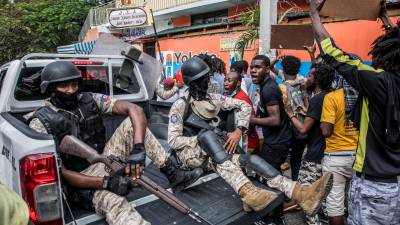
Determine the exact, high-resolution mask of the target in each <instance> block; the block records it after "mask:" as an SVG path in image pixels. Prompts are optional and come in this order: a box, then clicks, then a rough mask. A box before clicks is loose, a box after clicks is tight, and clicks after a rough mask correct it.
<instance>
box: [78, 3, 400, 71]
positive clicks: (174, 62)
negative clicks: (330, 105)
mask: <svg viewBox="0 0 400 225" xmlns="http://www.w3.org/2000/svg"><path fill="white" fill-rule="evenodd" d="M256 2H257V1H253V0H146V1H144V0H136V1H135V0H117V1H113V2H110V3H108V4H107V5H104V6H101V7H98V8H95V9H93V10H91V12H90V13H89V15H88V18H89V19H90V20H91V21H89V22H90V23H89V22H88V23H89V25H90V26H88V24H86V23H85V24H86V27H85V26H84V27H83V28H82V32H81V35H80V39H81V40H82V41H90V40H94V39H96V38H98V36H99V35H101V33H107V32H111V33H114V34H115V35H116V36H118V37H120V38H122V39H123V40H125V41H127V42H130V43H132V44H135V46H140V48H141V49H142V50H143V51H144V52H146V53H148V54H150V55H152V56H154V57H157V58H159V53H158V49H157V44H156V37H155V34H154V29H153V27H151V26H149V27H137V28H129V29H112V28H111V27H110V25H109V24H108V22H107V18H106V17H107V13H106V9H107V8H123V7H134V6H146V7H148V8H150V9H152V11H153V15H154V22H155V25H156V30H157V38H158V41H159V46H160V51H161V55H162V58H163V62H164V65H165V67H166V72H167V75H168V76H171V75H173V74H175V73H176V71H177V70H179V68H180V66H181V65H182V63H184V62H185V61H186V60H187V59H189V58H190V57H193V56H194V55H197V54H200V53H206V54H210V55H215V56H218V57H219V58H221V59H222V60H224V62H225V63H226V64H227V67H229V66H230V64H231V63H232V62H233V61H235V60H237V59H238V58H239V57H240V54H238V52H237V51H235V50H234V47H235V43H236V40H237V39H238V37H239V36H240V35H242V34H243V32H244V31H245V30H247V29H249V28H248V27H245V26H243V25H242V23H241V22H240V17H239V15H240V13H242V12H244V11H246V10H247V9H248V7H252V6H254V5H255V4H256ZM286 2H290V4H288V3H286ZM388 4H389V5H388V11H389V15H390V16H391V18H392V19H393V21H394V22H396V21H397V20H398V18H399V15H400V6H399V5H400V1H398V0H389V1H388ZM307 8H308V6H307V4H306V2H305V1H304V0H292V1H279V2H278V14H279V15H285V18H284V19H283V20H282V21H281V23H280V24H309V23H310V21H309V19H308V16H307ZM289 9H290V10H289ZM288 10H289V11H288ZM286 12H288V13H286ZM325 22H326V27H327V29H328V31H329V32H330V33H331V34H332V36H333V37H334V38H335V41H336V44H337V45H338V46H340V47H341V48H343V49H344V50H346V51H347V52H350V53H354V54H357V55H359V56H360V57H361V58H362V59H363V60H364V61H370V60H371V58H370V56H368V51H369V49H370V45H371V43H372V42H373V41H374V40H375V39H376V37H378V36H379V35H380V34H382V32H383V31H382V29H381V27H382V24H381V23H380V21H364V20H359V21H347V20H344V19H341V18H328V19H326V21H325ZM257 52H258V40H255V41H254V42H253V43H249V44H248V46H247V47H246V48H245V51H244V54H243V58H244V59H245V60H247V61H250V60H251V58H252V57H253V56H254V55H256V54H257ZM278 53H279V54H291V55H295V56H297V57H299V58H300V59H301V60H302V62H303V65H302V69H301V74H303V75H306V74H307V73H308V69H309V66H310V58H309V56H308V54H307V53H306V52H305V51H301V50H284V49H283V50H278Z"/></svg>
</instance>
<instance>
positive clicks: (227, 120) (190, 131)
mask: <svg viewBox="0 0 400 225" xmlns="http://www.w3.org/2000/svg"><path fill="white" fill-rule="evenodd" d="M181 99H183V100H184V101H185V103H186V105H185V111H184V114H183V126H184V128H183V135H184V136H187V137H191V136H195V135H197V134H198V133H199V132H200V130H201V129H200V128H198V127H194V126H192V124H190V123H188V118H189V117H190V115H191V114H192V113H194V112H193V110H192V107H191V106H190V104H189V100H190V97H189V100H187V99H186V98H185V97H182V98H181ZM234 117H235V115H234V112H233V111H223V110H221V111H220V112H219V113H218V118H219V119H220V121H219V124H218V126H217V128H218V129H219V130H223V131H226V132H232V131H234V130H235V118H234ZM203 121H204V122H206V123H207V124H209V123H211V122H212V120H205V119H203Z"/></svg>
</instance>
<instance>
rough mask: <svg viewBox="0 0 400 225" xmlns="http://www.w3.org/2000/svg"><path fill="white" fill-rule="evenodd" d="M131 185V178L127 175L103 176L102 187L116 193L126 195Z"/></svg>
mask: <svg viewBox="0 0 400 225" xmlns="http://www.w3.org/2000/svg"><path fill="white" fill-rule="evenodd" d="M132 187H133V185H132V180H131V179H130V178H128V177H124V176H121V175H118V174H114V175H112V176H105V177H104V178H103V189H105V190H108V191H111V192H113V193H115V194H117V195H121V196H126V195H128V194H129V191H130V190H131V189H132Z"/></svg>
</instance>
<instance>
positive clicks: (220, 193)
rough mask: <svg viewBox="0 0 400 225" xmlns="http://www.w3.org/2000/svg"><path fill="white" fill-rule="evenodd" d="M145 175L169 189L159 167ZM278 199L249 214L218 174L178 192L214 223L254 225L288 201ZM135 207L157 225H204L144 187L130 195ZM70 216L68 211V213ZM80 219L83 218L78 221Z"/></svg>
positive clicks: (99, 221)
mask: <svg viewBox="0 0 400 225" xmlns="http://www.w3.org/2000/svg"><path fill="white" fill-rule="evenodd" d="M145 174H146V175H147V176H148V177H150V178H151V179H153V181H155V182H156V183H158V184H159V185H161V186H163V187H164V188H169V187H168V186H169V183H168V181H167V179H166V177H165V176H164V175H163V174H162V173H161V172H160V171H159V170H158V168H157V167H156V166H155V165H153V164H150V166H148V167H147V168H146V170H145ZM253 182H254V183H255V184H256V185H257V186H260V187H263V188H266V189H268V188H267V187H266V186H265V185H263V184H261V183H259V182H257V181H254V180H253ZM277 193H278V198H277V199H276V200H275V201H274V202H273V203H272V204H270V205H269V206H268V207H266V208H265V209H264V210H262V211H260V212H251V213H246V212H244V211H243V209H242V201H241V200H240V197H239V196H238V195H237V194H236V193H235V192H234V191H233V189H232V188H231V187H230V186H229V185H228V184H227V183H226V182H225V181H224V180H223V179H222V178H220V177H218V176H217V175H216V174H209V175H206V176H204V177H202V178H201V179H200V180H199V181H198V182H196V183H195V184H194V185H192V186H191V187H189V188H187V189H186V190H184V191H182V192H180V193H177V194H176V196H177V197H178V198H179V199H180V200H182V201H183V202H185V203H186V204H187V205H188V206H189V207H191V208H192V210H193V211H195V212H197V213H199V215H201V216H202V217H203V218H205V219H206V220H207V221H209V222H210V223H211V224H221V225H225V224H243V225H244V224H252V223H253V222H255V221H257V220H259V219H261V218H262V217H263V216H265V215H266V214H268V213H269V212H271V211H272V210H273V209H274V208H276V207H277V206H278V205H280V204H282V203H283V201H284V195H283V194H282V193H280V192H277ZM127 198H128V200H129V201H130V202H131V204H134V205H136V209H137V210H138V211H139V212H140V214H141V215H142V216H143V217H144V218H145V219H146V220H147V221H149V222H151V223H152V224H153V225H197V224H200V223H199V222H197V221H196V220H194V219H192V218H191V217H189V216H185V215H183V214H181V213H180V212H178V211H177V210H175V209H174V208H172V207H170V206H169V205H168V204H166V203H164V202H163V201H161V200H160V199H158V198H157V197H155V196H154V195H152V194H150V193H149V192H147V191H146V190H144V189H142V188H139V187H137V188H134V189H133V191H132V192H131V193H130V194H129V195H128V197H127ZM65 212H66V213H67V210H65ZM73 214H74V217H75V219H76V222H77V224H91V225H105V224H107V222H106V221H105V219H104V217H101V216H99V215H97V214H95V213H94V212H91V211H87V210H83V209H79V208H74V209H73ZM65 218H66V222H67V223H69V224H71V225H73V224H74V223H73V221H72V219H71V217H70V216H69V215H65ZM78 218H79V219H78Z"/></svg>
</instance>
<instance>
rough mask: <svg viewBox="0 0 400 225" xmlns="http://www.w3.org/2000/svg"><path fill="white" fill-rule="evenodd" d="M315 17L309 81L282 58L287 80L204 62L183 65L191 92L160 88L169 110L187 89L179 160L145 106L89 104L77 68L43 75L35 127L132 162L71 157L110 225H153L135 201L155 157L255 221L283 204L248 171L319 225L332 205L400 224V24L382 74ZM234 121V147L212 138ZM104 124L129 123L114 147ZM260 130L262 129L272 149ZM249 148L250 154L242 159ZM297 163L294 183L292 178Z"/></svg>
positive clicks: (356, 221) (333, 218)
mask: <svg viewBox="0 0 400 225" xmlns="http://www.w3.org/2000/svg"><path fill="white" fill-rule="evenodd" d="M310 6H311V7H310V8H311V12H310V17H311V21H312V25H313V28H314V32H315V39H316V41H317V44H318V46H319V49H320V51H321V57H320V58H319V62H315V63H314V64H313V65H312V67H311V70H310V73H309V76H308V78H307V79H306V80H304V79H300V77H299V76H298V73H299V69H300V65H301V64H300V60H299V59H297V58H296V57H294V56H282V57H279V58H278V60H280V61H281V63H282V66H283V70H282V71H278V70H277V69H276V68H275V63H276V62H277V61H276V60H273V61H272V62H271V61H270V59H269V58H268V57H267V56H264V55H257V56H255V57H254V58H253V59H252V61H251V63H250V75H247V67H248V64H247V63H246V62H245V61H240V62H238V63H236V64H233V65H232V67H231V70H230V72H229V73H227V74H226V72H225V71H224V67H225V66H224V64H223V62H222V61H221V60H219V59H213V58H211V57H209V56H207V55H200V56H197V57H193V58H191V59H189V60H188V61H187V62H185V63H184V64H183V66H182V69H181V73H182V81H183V83H184V85H183V84H182V83H181V84H178V86H176V87H174V86H173V85H174V84H173V82H172V81H167V82H164V85H166V86H170V88H171V89H170V91H169V90H166V91H164V90H161V87H160V86H159V87H158V88H157V90H156V92H157V94H158V95H160V96H162V98H167V97H168V96H172V95H173V94H174V93H175V92H177V91H178V90H179V89H180V88H183V87H184V86H185V87H184V88H185V91H183V92H182V93H181V96H180V97H179V98H178V99H177V100H176V101H175V102H174V104H173V105H172V108H171V110H170V113H169V124H168V144H169V145H170V147H171V148H172V149H174V151H175V153H176V154H170V153H167V152H165V151H164V150H163V149H162V146H161V145H160V144H159V142H158V140H157V139H156V138H155V137H154V135H153V134H152V133H151V131H150V130H149V129H147V128H146V118H145V115H144V113H143V111H142V110H141V109H140V107H138V106H137V105H135V104H132V103H129V102H126V101H116V100H114V99H111V98H110V97H109V96H106V95H101V94H95V93H88V92H81V91H80V89H79V86H80V80H81V75H80V73H79V70H78V69H77V68H76V67H75V66H74V65H73V64H71V63H68V62H66V61H58V62H53V63H50V64H48V65H47V66H46V67H45V68H44V69H43V71H42V73H41V82H42V83H41V90H42V92H43V93H47V94H48V95H49V96H50V98H49V99H47V100H46V101H45V107H42V108H40V109H38V110H37V111H35V113H34V114H33V116H32V118H30V124H29V126H30V127H31V128H32V129H34V130H36V131H38V132H42V133H50V134H52V135H54V137H55V138H56V139H58V141H60V140H61V139H62V138H63V136H65V135H68V134H69V135H74V136H76V137H78V138H79V139H81V140H82V141H85V142H86V143H87V144H89V145H90V146H91V147H93V148H94V149H96V150H97V151H98V152H99V153H103V154H106V155H110V154H113V155H116V156H118V157H120V158H121V159H124V160H126V161H127V162H128V164H127V166H126V168H124V169H123V170H124V171H122V172H121V173H116V174H113V175H110V174H109V172H108V170H107V168H106V167H105V166H104V164H101V163H97V164H94V165H89V164H88V163H87V162H86V161H85V160H78V159H75V158H72V157H70V156H68V155H61V160H62V163H61V172H62V177H63V179H64V180H65V181H66V183H67V186H68V187H74V188H81V189H92V190H95V192H93V193H92V196H91V199H90V201H91V202H92V203H93V207H94V208H95V209H96V211H97V212H98V213H100V214H105V216H106V220H107V222H108V223H109V224H149V223H148V222H147V221H146V220H145V219H144V218H142V217H141V215H139V213H138V212H137V211H136V210H135V209H134V208H133V207H131V205H129V203H128V202H127V201H126V199H125V198H124V197H123V196H125V195H127V194H128V193H129V191H130V189H132V187H131V185H130V183H129V179H131V178H132V177H133V178H137V177H140V175H141V171H142V170H143V166H144V164H145V163H144V162H145V158H146V155H147V156H148V157H149V158H150V159H152V161H153V162H154V163H155V164H156V165H157V166H158V167H159V168H160V170H161V172H163V173H164V174H165V175H166V177H167V178H168V180H169V181H170V183H171V185H172V186H173V187H174V188H178V189H183V188H185V187H186V186H188V185H189V184H191V183H193V182H194V181H195V180H196V179H198V178H199V177H200V176H201V174H202V172H203V170H206V171H213V172H215V173H217V174H218V175H219V176H221V177H222V178H223V179H224V180H225V181H226V182H227V183H228V184H229V185H230V186H231V187H232V188H233V189H234V190H235V192H236V193H237V194H238V195H239V196H240V197H241V199H242V201H243V208H244V210H246V211H251V210H255V211H259V210H262V209H263V208H265V207H266V206H267V205H268V204H270V203H271V202H272V201H273V200H274V199H275V198H276V197H277V195H276V193H275V192H272V191H268V190H265V189H262V188H259V187H257V186H255V185H254V184H253V183H252V182H251V181H250V180H249V178H248V177H247V176H246V175H245V173H244V172H243V168H251V169H252V170H253V172H255V173H256V174H257V175H258V176H260V177H261V178H263V179H264V181H265V183H266V184H267V185H268V186H270V187H272V188H274V189H277V190H279V191H282V192H283V193H284V194H285V195H286V196H287V197H288V198H289V199H293V202H294V203H295V204H298V205H299V206H300V207H301V208H302V209H303V210H304V212H305V213H306V215H307V216H308V223H309V224H320V221H319V218H318V217H317V216H316V212H317V211H318V209H319V206H320V205H321V201H322V200H323V199H324V198H325V196H326V195H327V198H326V209H327V215H328V218H329V224H331V225H340V224H344V222H345V217H346V216H345V215H346V208H345V205H346V203H345V202H346V199H347V205H348V209H347V211H348V216H347V222H348V224H350V225H372V224H374V225H375V224H382V225H383V224H390V225H394V224H399V222H400V166H399V165H400V91H399V88H398V87H399V86H400V63H399V62H400V27H399V26H400V24H398V25H397V26H391V25H387V26H386V28H387V31H386V34H384V35H382V36H381V37H379V38H378V39H377V40H376V41H375V42H374V45H373V47H372V50H371V52H370V53H371V55H372V58H373V66H368V65H366V64H364V63H363V62H362V61H361V60H360V59H357V57H356V56H354V55H351V54H347V53H345V52H344V51H342V50H341V49H340V48H338V47H337V46H336V45H335V44H334V41H333V39H332V37H331V36H330V35H329V33H328V32H327V31H326V30H325V28H324V26H323V25H322V23H321V20H320V18H319V14H318V10H317V8H318V6H317V4H316V1H315V0H312V1H311V3H310ZM308 50H309V51H310V52H311V53H313V50H312V48H308ZM271 73H273V74H271ZM274 74H275V75H274ZM276 76H278V77H280V78H281V79H282V80H283V81H282V83H281V85H278V83H277V82H276V80H275V79H274V78H275V77H276ZM250 80H251V83H250V82H249V81H250ZM257 90H258V92H257ZM232 110H234V111H235V119H234V127H233V129H232V130H231V131H230V133H228V135H227V137H226V140H224V143H222V142H221V139H220V137H218V136H217V134H216V133H215V132H214V131H213V130H212V129H209V128H207V129H203V128H204V127H202V126H206V127H208V126H209V125H210V124H211V122H212V120H213V119H214V118H216V117H217V116H218V115H219V113H220V112H222V111H232ZM102 114H116V115H122V116H126V117H127V118H126V119H125V120H124V121H123V122H122V123H121V125H120V126H119V127H118V128H117V129H116V131H115V132H114V134H113V136H112V137H111V139H110V140H109V141H108V142H106V141H105V138H104V135H105V133H104V132H105V128H104V127H103V125H102V118H101V115H102ZM189 118H190V119H189ZM193 121H198V123H197V124H193ZM204 124H206V125H204ZM256 126H257V127H260V128H261V129H262V136H263V143H262V145H261V146H260V145H259V144H260V143H259V137H258V134H257V132H256V128H255V127H256ZM184 128H185V129H184ZM240 142H241V147H242V149H243V150H244V151H245V152H241V151H239V150H238V145H239V143H240ZM305 149H306V150H305ZM290 151H291V155H290V160H291V166H292V179H294V181H293V180H291V179H288V178H287V177H285V176H283V175H282V171H281V165H282V164H283V163H284V162H285V161H286V160H287V159H288V157H289V154H290ZM303 151H306V152H305V154H303ZM178 161H179V164H178V163H177V162H178ZM349 182H351V186H350V191H349V195H348V197H346V195H347V192H346V183H349ZM331 183H332V189H331V190H330V186H331Z"/></svg>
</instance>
